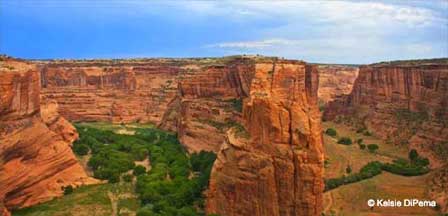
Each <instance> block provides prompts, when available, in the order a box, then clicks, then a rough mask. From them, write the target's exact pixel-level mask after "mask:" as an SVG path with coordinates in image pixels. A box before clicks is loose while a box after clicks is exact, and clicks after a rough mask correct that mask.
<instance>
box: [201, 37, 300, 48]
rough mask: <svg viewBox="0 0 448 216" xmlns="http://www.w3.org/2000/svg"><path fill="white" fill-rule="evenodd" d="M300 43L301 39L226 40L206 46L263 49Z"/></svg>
mask: <svg viewBox="0 0 448 216" xmlns="http://www.w3.org/2000/svg"><path fill="white" fill-rule="evenodd" d="M299 44H301V41H300V40H288V39H267V40H260V41H239V42H224V43H217V44H210V45H207V46H206V47H218V48H242V49H244V48H248V49H262V48H268V47H274V46H286V45H299Z"/></svg>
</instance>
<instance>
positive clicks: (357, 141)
mask: <svg viewBox="0 0 448 216" xmlns="http://www.w3.org/2000/svg"><path fill="white" fill-rule="evenodd" d="M363 141H364V140H363V139H362V138H360V139H357V140H356V143H358V144H362V142H363Z"/></svg>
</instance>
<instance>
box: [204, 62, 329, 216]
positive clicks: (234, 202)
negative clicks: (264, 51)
mask: <svg viewBox="0 0 448 216" xmlns="http://www.w3.org/2000/svg"><path fill="white" fill-rule="evenodd" d="M245 73H246V74H245V77H248V78H249V80H250V81H249V82H248V83H250V85H249V95H248V97H247V98H245V99H244V103H243V104H244V107H243V123H244V127H243V126H239V125H237V126H235V127H233V128H232V129H231V130H229V131H227V136H226V140H225V142H224V144H223V146H222V147H221V150H220V151H219V154H218V158H217V160H216V161H215V164H214V166H213V170H212V175H211V179H210V186H209V191H208V199H207V207H206V210H207V212H208V213H217V214H220V215H228V216H232V215H260V216H261V215H320V213H321V210H322V209H321V208H322V193H323V149H322V135H321V125H320V114H319V110H318V107H317V88H318V74H317V71H316V69H315V67H311V66H308V65H306V64H305V63H304V62H299V61H286V60H274V61H265V62H260V61H258V62H257V63H256V64H255V68H254V70H253V71H247V72H245ZM246 130H247V131H246Z"/></svg>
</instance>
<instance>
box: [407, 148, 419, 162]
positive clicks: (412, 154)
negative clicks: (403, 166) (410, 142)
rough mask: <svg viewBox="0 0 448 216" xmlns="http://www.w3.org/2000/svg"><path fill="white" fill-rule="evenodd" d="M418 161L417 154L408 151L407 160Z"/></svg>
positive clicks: (413, 150)
mask: <svg viewBox="0 0 448 216" xmlns="http://www.w3.org/2000/svg"><path fill="white" fill-rule="evenodd" d="M417 159H418V153H417V150H415V149H412V150H411V151H409V160H411V161H415V160H417Z"/></svg>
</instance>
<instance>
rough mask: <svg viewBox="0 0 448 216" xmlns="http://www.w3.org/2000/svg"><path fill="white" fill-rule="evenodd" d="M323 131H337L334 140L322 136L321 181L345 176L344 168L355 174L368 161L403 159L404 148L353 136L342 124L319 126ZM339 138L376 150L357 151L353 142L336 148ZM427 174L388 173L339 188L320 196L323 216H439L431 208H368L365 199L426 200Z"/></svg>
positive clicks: (405, 153)
mask: <svg viewBox="0 0 448 216" xmlns="http://www.w3.org/2000/svg"><path fill="white" fill-rule="evenodd" d="M323 128H324V130H326V129H328V128H333V129H335V130H336V131H337V133H338V135H337V137H331V136H329V135H327V134H325V135H324V147H325V151H326V163H325V164H326V165H325V178H336V177H340V176H342V175H348V174H347V171H346V168H347V166H350V167H351V170H352V173H355V172H358V171H359V170H360V169H361V168H362V167H363V166H364V165H366V164H367V163H369V162H371V161H380V162H391V161H392V160H395V159H399V158H406V157H407V154H408V153H407V152H408V150H407V148H406V147H405V146H402V147H400V146H396V145H393V144H388V143H386V142H384V141H382V140H381V139H379V138H378V137H375V136H374V135H368V136H366V135H364V134H362V133H356V129H354V128H351V127H348V126H346V125H344V124H338V123H335V122H332V121H327V122H323ZM339 137H350V138H351V139H352V140H354V141H356V140H358V139H363V143H364V144H366V145H368V144H377V145H378V146H379V149H378V150H377V152H376V153H371V152H369V151H368V150H367V149H360V147H359V145H358V144H356V143H355V142H354V143H353V144H352V145H341V144H338V143H337V141H338V138H339ZM430 178H431V173H429V174H426V175H423V176H414V177H407V176H399V175H395V174H391V173H388V172H382V173H381V174H380V175H378V176H375V177H373V178H371V179H366V180H362V181H359V182H356V183H351V184H348V185H343V186H341V187H339V188H336V189H333V190H330V191H327V192H325V193H324V213H325V215H360V216H361V215H390V216H392V215H394V216H397V215H400V216H401V215H402V216H405V215H439V213H438V212H437V211H435V210H434V209H433V208H430V207H425V208H420V207H406V208H384V207H383V208H378V207H375V208H372V209H371V208H369V207H368V206H367V200H369V199H377V198H378V199H397V200H402V199H407V198H416V199H421V200H424V199H427V200H431V199H430V197H429V195H428V194H427V191H428V189H429V188H428V187H427V182H428V180H429V179H430Z"/></svg>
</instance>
